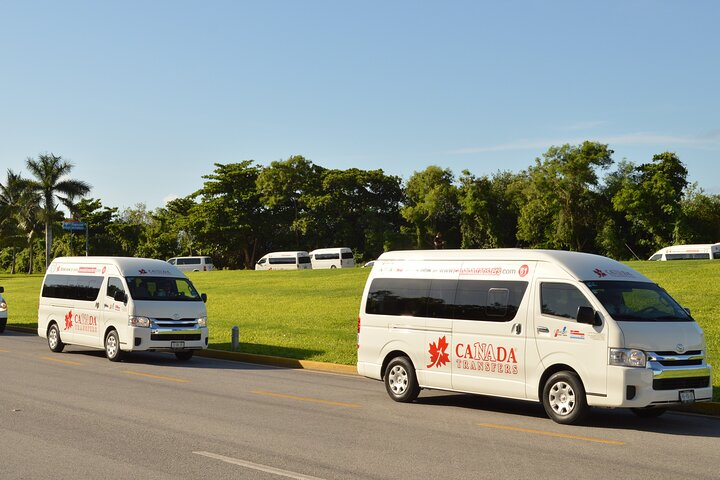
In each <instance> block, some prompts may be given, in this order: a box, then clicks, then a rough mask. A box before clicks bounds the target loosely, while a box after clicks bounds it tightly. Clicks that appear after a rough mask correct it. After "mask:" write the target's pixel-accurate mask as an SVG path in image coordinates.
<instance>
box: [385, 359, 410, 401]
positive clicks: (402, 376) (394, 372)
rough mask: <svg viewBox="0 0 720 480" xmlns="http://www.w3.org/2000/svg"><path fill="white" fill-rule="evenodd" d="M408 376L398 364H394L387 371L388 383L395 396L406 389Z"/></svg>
mask: <svg viewBox="0 0 720 480" xmlns="http://www.w3.org/2000/svg"><path fill="white" fill-rule="evenodd" d="M409 381H410V380H409V378H408V374H407V371H406V370H405V369H404V368H403V367H401V366H400V365H395V366H394V367H393V368H391V369H390V372H389V373H388V385H389V386H390V390H392V392H393V394H394V395H395V396H398V397H399V396H400V395H402V394H403V393H405V390H407V387H408V383H409Z"/></svg>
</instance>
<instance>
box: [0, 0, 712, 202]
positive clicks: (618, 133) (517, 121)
mask: <svg viewBox="0 0 720 480" xmlns="http://www.w3.org/2000/svg"><path fill="white" fill-rule="evenodd" d="M719 22H720V2H715V1H632V0H626V1H620V0H618V1H608V2H597V1H592V2H590V1H587V2H582V1H534V2H529V1H512V2H499V1H480V0H477V1H433V2H430V1H417V2H409V1H366V2H345V1H338V0H328V1H312V0H304V1H298V0H292V1H259V0H258V1H254V2H244V1H213V0H206V1H200V0H198V1H181V0H172V1H160V0H151V1H145V0H144V1H135V0H123V1H95V0H88V1H76V0H63V1H54V0H53V1H35V0H18V1H7V0H0V52H2V54H1V55H0V179H2V181H4V179H5V170H6V169H7V168H12V169H13V170H15V171H20V172H23V173H24V174H26V175H27V172H26V170H25V160H26V158H27V157H34V158H36V157H37V156H38V155H39V154H41V153H54V154H56V155H61V156H63V157H64V158H66V159H68V160H70V161H72V162H73V163H74V164H75V169H74V172H73V173H74V175H73V176H74V177H75V178H78V179H82V180H85V181H87V182H89V183H90V184H91V185H92V186H93V189H92V192H91V194H90V196H91V197H94V198H100V199H101V200H102V201H103V204H104V205H106V206H111V207H119V208H121V209H122V208H125V207H131V206H134V205H136V204H137V203H145V204H146V205H147V206H148V208H150V209H154V208H157V207H159V206H162V205H163V204H164V202H165V200H167V199H169V198H172V197H178V196H180V197H182V196H186V195H188V194H190V193H192V192H194V191H196V190H197V189H199V188H200V187H201V186H202V183H203V179H202V178H201V177H202V175H207V174H210V173H212V171H213V168H214V167H213V164H214V163H216V162H217V163H234V162H239V161H242V160H248V159H251V160H255V161H256V162H257V163H258V164H260V165H268V164H269V163H270V162H272V161H274V160H284V159H287V158H288V157H290V156H291V155H296V154H299V155H303V156H305V157H306V158H308V159H310V160H311V161H312V162H314V163H315V164H317V165H321V166H323V167H327V168H340V169H345V168H351V167H358V168H362V169H376V168H382V169H384V170H385V172H386V173H388V174H393V175H399V176H401V177H402V178H403V179H405V180H407V179H408V178H409V177H410V176H411V175H412V173H413V172H414V171H420V170H423V169H424V168H426V167H427V166H428V165H439V166H441V167H443V168H450V169H451V170H452V171H453V172H454V173H455V174H456V175H459V174H460V173H461V172H462V170H464V169H468V170H470V171H471V172H472V173H473V174H475V175H477V176H480V175H486V174H492V173H495V172H497V171H498V170H510V171H513V172H519V171H521V170H524V169H526V168H527V167H528V166H530V165H531V164H532V163H533V161H534V159H535V158H536V157H540V156H541V155H542V153H544V152H545V151H546V150H547V148H548V147H549V146H551V145H561V144H563V143H571V144H577V143H580V142H582V141H583V140H596V141H601V142H604V143H609V144H610V148H612V149H613V150H615V155H614V158H615V160H616V161H619V160H622V159H627V160H629V161H632V162H634V163H635V164H640V163H645V162H649V161H650V160H651V158H652V155H653V154H656V153H661V152H663V151H666V150H669V151H673V152H676V153H677V154H678V155H679V157H680V159H681V160H682V161H683V162H684V163H685V165H686V166H687V167H688V170H689V172H690V174H689V179H690V180H691V181H697V182H699V184H700V186H701V187H702V188H704V189H705V190H706V191H707V192H708V193H720V178H719V176H718V173H717V172H718V166H719V163H718V160H720V95H719V94H718V89H719V88H720V28H718V23H719Z"/></svg>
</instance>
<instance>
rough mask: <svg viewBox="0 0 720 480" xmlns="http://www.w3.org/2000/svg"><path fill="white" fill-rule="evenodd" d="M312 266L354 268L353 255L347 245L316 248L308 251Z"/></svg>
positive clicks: (314, 267)
mask: <svg viewBox="0 0 720 480" xmlns="http://www.w3.org/2000/svg"><path fill="white" fill-rule="evenodd" d="M310 261H311V262H312V268H313V269H316V268H354V267H355V257H354V256H353V252H352V250H350V249H349V248H347V247H336V248H318V249H317V250H313V251H312V252H310Z"/></svg>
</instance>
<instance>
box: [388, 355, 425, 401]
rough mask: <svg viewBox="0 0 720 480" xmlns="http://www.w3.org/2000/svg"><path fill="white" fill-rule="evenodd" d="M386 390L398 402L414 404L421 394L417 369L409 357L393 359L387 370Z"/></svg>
mask: <svg viewBox="0 0 720 480" xmlns="http://www.w3.org/2000/svg"><path fill="white" fill-rule="evenodd" d="M384 381H385V389H386V390H387V392H388V395H390V398H392V399H393V400H395V401H396V402H412V401H413V400H415V399H416V398H417V396H418V395H419V394H420V386H419V385H418V383H417V376H416V375H415V367H414V366H413V364H412V362H411V361H410V359H409V358H407V357H396V358H393V359H392V360H391V361H390V363H389V364H388V366H387V369H386V370H385V378H384Z"/></svg>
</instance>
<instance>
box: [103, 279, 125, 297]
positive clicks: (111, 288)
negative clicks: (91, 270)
mask: <svg viewBox="0 0 720 480" xmlns="http://www.w3.org/2000/svg"><path fill="white" fill-rule="evenodd" d="M118 292H121V293H125V288H123V284H122V281H120V279H119V278H117V277H109V278H108V285H107V296H108V297H112V298H115V294H116V293H118Z"/></svg>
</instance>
